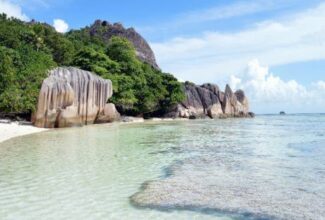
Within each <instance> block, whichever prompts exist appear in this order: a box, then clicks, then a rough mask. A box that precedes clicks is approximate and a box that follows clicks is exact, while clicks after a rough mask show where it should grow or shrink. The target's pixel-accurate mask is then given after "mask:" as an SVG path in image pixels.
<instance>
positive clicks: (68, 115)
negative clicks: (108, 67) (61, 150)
mask: <svg viewBox="0 0 325 220" xmlns="http://www.w3.org/2000/svg"><path fill="white" fill-rule="evenodd" d="M112 94H113V89H112V82H111V81H110V80H106V79H102V78H101V77H99V76H97V75H95V74H93V73H91V72H88V71H84V70H81V69H77V68H74V67H58V68H56V69H54V70H52V71H50V72H49V76H48V78H46V79H45V80H44V81H43V84H42V88H41V91H40V94H39V99H38V105H37V111H36V113H35V115H34V119H33V122H34V125H35V126H37V127H45V128H61V127H72V126H82V125H87V124H93V123H96V120H97V119H98V116H99V115H105V114H107V113H109V114H113V113H112V111H105V109H106V108H107V105H108V104H107V100H108V98H110V97H111V96H112ZM110 105H111V104H110ZM110 109H111V108H110ZM114 109H115V108H114ZM115 116H117V113H115V112H114V117H115ZM110 117H113V116H111V115H110ZM108 121H112V119H111V118H110V119H109V120H108ZM101 122H103V120H101Z"/></svg>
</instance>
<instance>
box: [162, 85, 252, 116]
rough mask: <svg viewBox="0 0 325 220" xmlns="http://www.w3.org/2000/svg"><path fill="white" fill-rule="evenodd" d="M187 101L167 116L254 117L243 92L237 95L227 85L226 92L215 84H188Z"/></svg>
mask: <svg viewBox="0 0 325 220" xmlns="http://www.w3.org/2000/svg"><path fill="white" fill-rule="evenodd" d="M184 92H185V96H186V99H185V100H184V101H183V102H181V103H179V104H178V105H176V106H174V107H173V108H172V109H171V110H170V111H169V112H168V113H167V114H166V115H165V116H166V117H181V118H191V119H193V118H205V117H210V118H227V117H254V114H253V113H250V112H249V102H248V99H247V97H246V96H245V93H244V91H243V90H238V91H236V92H235V93H233V91H232V90H231V88H230V86H229V85H227V86H226V88H225V92H222V91H220V89H219V87H218V86H217V85H215V84H210V83H207V84H203V85H201V86H198V85H195V84H193V83H190V82H186V83H185V85H184Z"/></svg>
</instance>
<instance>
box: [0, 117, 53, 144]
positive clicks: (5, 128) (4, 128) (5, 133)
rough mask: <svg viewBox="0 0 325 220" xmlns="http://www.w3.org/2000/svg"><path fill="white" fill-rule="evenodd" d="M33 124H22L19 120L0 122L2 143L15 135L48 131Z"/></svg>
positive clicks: (0, 139) (0, 140)
mask: <svg viewBox="0 0 325 220" xmlns="http://www.w3.org/2000/svg"><path fill="white" fill-rule="evenodd" d="M46 130H47V129H44V128H37V127H34V126H32V125H20V124H19V123H18V122H11V123H0V143H1V142H3V141H6V140H9V139H11V138H14V137H18V136H23V135H27V134H33V133H37V132H42V131H46Z"/></svg>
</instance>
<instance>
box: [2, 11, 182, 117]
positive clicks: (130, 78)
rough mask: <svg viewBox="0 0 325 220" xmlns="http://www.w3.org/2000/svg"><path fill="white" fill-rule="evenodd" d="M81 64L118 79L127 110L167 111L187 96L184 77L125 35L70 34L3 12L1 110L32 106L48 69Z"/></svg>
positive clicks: (119, 100) (117, 91)
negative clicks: (148, 59)
mask: <svg viewBox="0 0 325 220" xmlns="http://www.w3.org/2000/svg"><path fill="white" fill-rule="evenodd" d="M70 65H71V66H76V67H79V68H81V69H84V70H88V71H92V72H94V73H96V74H98V75H100V76H101V77H103V78H106V79H110V80H112V82H113V88H114V95H113V97H112V99H111V102H113V103H115V104H116V106H117V107H118V109H119V110H120V111H121V112H122V113H127V114H132V115H141V114H147V113H152V112H155V111H164V110H166V109H168V108H169V107H170V106H172V105H174V104H176V103H178V102H180V101H181V100H183V99H184V92H183V88H182V85H181V83H179V82H178V81H177V79H176V78H175V77H173V76H172V75H171V74H166V73H162V72H161V71H159V70H156V69H154V68H152V67H151V66H150V65H148V64H146V63H143V62H141V61H140V60H139V59H138V58H137V56H136V51H135V48H134V47H133V45H132V44H131V43H130V42H129V41H128V40H127V39H124V38H120V37H112V38H111V39H110V41H109V42H108V43H107V42H104V41H102V40H101V39H100V38H97V37H92V36H90V35H89V34H88V33H87V32H85V31H84V29H81V30H75V31H71V32H69V33H67V34H60V33H57V32H56V31H55V30H54V29H53V28H52V27H51V26H49V25H47V24H42V23H37V22H29V23H26V22H23V21H20V20H17V19H14V18H8V17H7V16H6V15H5V14H2V15H0V112H20V113H21V112H24V113H26V112H32V111H34V110H35V106H36V102H37V97H38V91H39V89H40V86H41V83H42V80H43V79H44V78H46V76H47V72H48V70H50V69H52V68H54V67H55V66H70Z"/></svg>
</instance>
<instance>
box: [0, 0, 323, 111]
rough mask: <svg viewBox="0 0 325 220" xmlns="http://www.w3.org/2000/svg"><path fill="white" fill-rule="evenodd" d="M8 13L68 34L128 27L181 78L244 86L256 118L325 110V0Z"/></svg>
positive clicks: (60, 6) (40, 2)
mask: <svg viewBox="0 0 325 220" xmlns="http://www.w3.org/2000/svg"><path fill="white" fill-rule="evenodd" d="M0 12H5V13H7V14H8V15H10V16H13V17H17V18H20V19H22V20H26V21H28V20H30V19H35V20H37V21H42V22H46V23H48V24H51V25H53V26H54V27H55V29H56V30H57V31H58V32H62V33H64V32H66V31H68V30H70V29H77V28H80V27H84V26H87V25H91V24H92V23H93V22H94V21H95V20H96V19H102V20H107V21H110V22H112V23H113V22H121V23H122V24H123V25H124V26H125V27H131V26H132V27H134V28H135V29H136V30H137V31H138V32H139V33H140V34H141V35H142V36H144V37H145V39H147V41H148V42H149V44H150V46H151V47H152V49H153V51H154V52H155V55H156V59H157V62H158V65H159V66H160V67H161V68H162V70H163V71H165V72H170V73H173V74H174V75H175V76H176V77H177V78H178V79H179V80H180V81H186V80H188V81H192V82H195V83H197V84H201V83H205V82H211V83H216V84H218V85H219V86H220V87H221V88H224V86H225V85H226V84H227V83H228V84H230V85H231V87H232V88H233V90H236V89H243V90H244V91H245V93H246V95H247V96H248V98H249V100H250V105H251V110H252V111H254V112H256V113H278V112H279V111H286V112H288V113H325V1H319V0H308V1H306V0H268V1H266V0H255V1H252V0H251V1H247V0H240V1H238V0H155V1H152V0H119V1H113V0H106V1H99V0H92V1H89V0H78V1H77V0H0Z"/></svg>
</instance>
